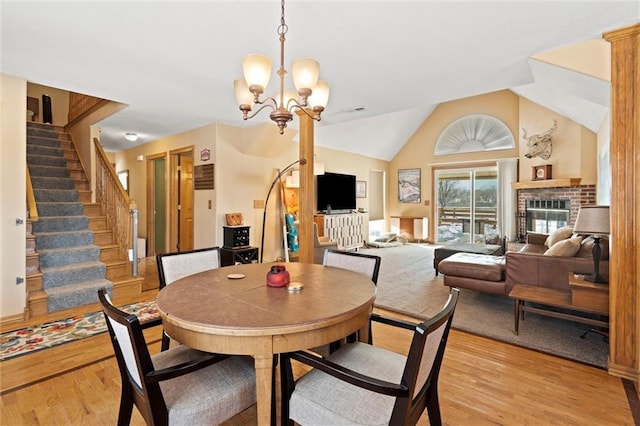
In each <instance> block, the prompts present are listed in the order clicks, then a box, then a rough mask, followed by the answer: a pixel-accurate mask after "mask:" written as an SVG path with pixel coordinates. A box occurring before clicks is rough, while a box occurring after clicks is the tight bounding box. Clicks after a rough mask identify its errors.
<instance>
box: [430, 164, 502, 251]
mask: <svg viewBox="0 0 640 426" xmlns="http://www.w3.org/2000/svg"><path fill="white" fill-rule="evenodd" d="M434 192H435V195H436V242H437V243H446V242H461V243H462V242H465V243H468V242H474V243H485V242H490V243H493V242H494V240H496V239H498V236H497V231H496V229H497V203H498V171H497V168H496V167H478V168H468V169H443V170H436V172H435V191H434Z"/></svg>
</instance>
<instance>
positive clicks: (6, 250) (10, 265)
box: [0, 74, 27, 320]
mask: <svg viewBox="0 0 640 426" xmlns="http://www.w3.org/2000/svg"><path fill="white" fill-rule="evenodd" d="M26 110H27V82H26V80H24V79H22V78H16V77H12V76H8V75H5V74H0V129H1V130H0V164H2V166H0V182H1V184H0V200H2V203H0V318H2V319H3V320H7V319H10V318H11V317H17V318H18V319H21V318H22V314H23V312H24V307H25V303H26V296H25V295H26V285H25V283H24V282H23V283H22V284H19V285H16V278H17V277H21V278H25V266H26V261H25V237H26V225H25V224H26V204H25V191H26V185H27V183H26V163H25V161H24V159H25V158H26V155H27V152H26V151H27V148H26V146H27V145H26V143H27V142H26V141H27V130H26V126H25V117H26V114H25V111H26ZM18 218H19V219H21V220H22V221H23V224H21V225H16V219H18Z"/></svg>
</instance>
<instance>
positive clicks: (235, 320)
mask: <svg viewBox="0 0 640 426" xmlns="http://www.w3.org/2000/svg"><path fill="white" fill-rule="evenodd" d="M273 265H274V264H273V263H254V264H244V265H235V266H228V267H223V268H217V269H212V270H210V271H205V272H201V273H198V274H195V275H190V276H188V277H185V278H182V279H180V280H177V281H175V282H174V283H172V284H170V285H168V286H166V287H165V288H163V289H162V290H161V291H160V292H159V293H158V297H157V300H156V303H157V306H158V310H159V311H160V315H161V316H162V323H163V327H164V329H165V331H166V332H167V334H168V335H169V336H170V337H171V338H172V339H175V340H177V341H178V342H180V343H182V344H183V345H186V346H189V347H191V348H194V349H199V350H202V351H207V352H215V353H222V354H236V355H251V356H252V357H253V358H254V360H255V367H256V391H257V414H258V424H260V425H267V424H270V421H271V398H272V397H273V396H272V392H271V389H272V373H273V356H274V355H275V354H279V353H284V352H290V351H296V350H300V349H309V348H314V347H319V346H322V345H325V344H328V343H330V342H333V341H336V340H339V339H341V338H343V337H345V336H348V335H350V334H351V333H353V332H355V331H359V332H360V333H359V336H360V337H359V338H360V339H361V340H363V341H366V339H367V337H368V332H369V328H368V323H369V317H370V315H371V311H372V309H373V302H374V299H375V295H376V287H375V285H374V283H373V282H372V281H371V280H370V279H369V278H368V277H366V276H365V275H362V274H358V273H355V272H351V271H347V270H344V269H339V268H335V267H330V266H323V265H315V264H306V263H286V264H283V265H285V266H286V269H287V271H288V272H289V274H290V280H291V282H292V283H294V282H295V283H301V284H302V285H303V287H302V289H301V290H298V291H290V290H289V289H288V288H287V287H269V286H267V284H266V282H267V279H266V277H267V272H269V270H270V268H271V266H273Z"/></svg>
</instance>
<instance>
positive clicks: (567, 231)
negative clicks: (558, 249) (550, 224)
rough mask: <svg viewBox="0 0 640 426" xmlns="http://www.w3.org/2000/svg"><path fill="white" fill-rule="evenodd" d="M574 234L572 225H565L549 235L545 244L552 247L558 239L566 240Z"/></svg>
mask: <svg viewBox="0 0 640 426" xmlns="http://www.w3.org/2000/svg"><path fill="white" fill-rule="evenodd" d="M571 235H573V228H572V227H571V226H565V227H563V228H559V229H556V231H555V232H554V233H553V234H551V235H549V236H548V237H547V240H546V241H545V242H544V245H545V246H547V247H549V248H551V247H553V245H554V244H555V243H557V242H558V241H562V240H566V239H567V238H569V237H571Z"/></svg>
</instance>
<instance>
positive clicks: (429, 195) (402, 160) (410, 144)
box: [387, 90, 519, 235]
mask: <svg viewBox="0 0 640 426" xmlns="http://www.w3.org/2000/svg"><path fill="white" fill-rule="evenodd" d="M518 109H519V105H518V96H517V95H515V94H514V93H513V92H511V91H508V90H502V91H499V92H493V93H487V94H484V95H479V96H473V97H470V98H465V99H459V100H455V101H451V102H445V103H442V104H440V105H438V107H437V108H436V109H435V110H434V111H433V113H432V114H431V115H430V116H429V117H428V118H427V119H426V120H425V122H424V123H423V124H422V125H421V126H420V127H419V128H418V130H417V131H416V132H415V133H414V135H413V136H412V137H411V138H410V139H409V140H408V141H407V143H406V144H405V146H404V147H403V148H402V149H401V150H400V152H398V154H397V155H396V156H395V158H394V159H393V160H392V161H391V165H390V168H389V177H388V180H387V183H388V188H389V191H388V196H389V215H391V216H418V217H424V216H426V217H428V218H429V224H430V225H429V226H430V228H431V229H430V231H429V235H434V232H433V229H434V227H433V226H434V225H433V205H434V202H433V196H434V194H433V170H434V167H450V166H452V165H455V164H468V163H469V162H483V161H485V162H486V161H494V162H495V160H496V159H499V158H516V157H518V142H517V141H518V132H517V129H518V119H519V115H518ZM471 114H487V115H491V116H493V117H496V118H497V119H499V120H501V121H502V122H503V123H504V124H505V125H506V126H507V127H508V128H509V130H511V133H513V136H514V138H515V139H516V148H514V149H506V150H499V151H487V152H474V153H462V154H450V155H441V156H436V155H435V154H434V149H435V144H436V141H437V140H438V137H439V136H440V134H441V133H442V131H443V130H444V129H445V128H446V127H447V126H448V125H449V124H451V123H452V122H453V121H455V120H457V119H458V118H460V117H463V116H466V115H471ZM413 168H419V169H421V172H420V173H421V174H420V177H421V181H422V184H421V191H422V192H421V202H420V203H399V202H398V170H399V169H413ZM425 203H428V205H425Z"/></svg>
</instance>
